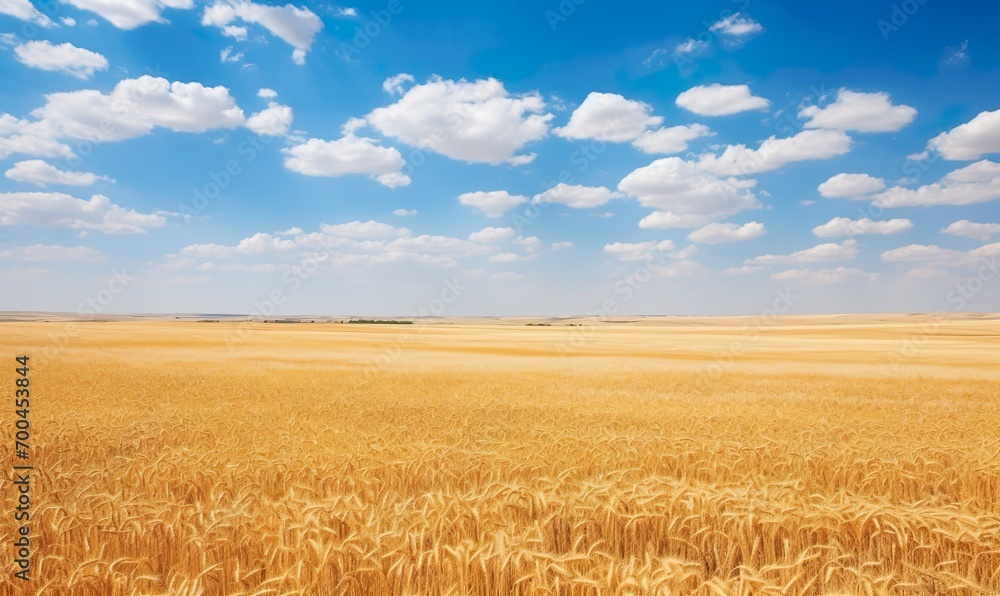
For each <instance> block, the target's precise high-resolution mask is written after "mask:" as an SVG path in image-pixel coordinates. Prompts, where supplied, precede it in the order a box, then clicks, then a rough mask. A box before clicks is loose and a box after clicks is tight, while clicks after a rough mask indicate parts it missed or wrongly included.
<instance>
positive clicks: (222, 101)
mask: <svg viewBox="0 0 1000 596" xmlns="http://www.w3.org/2000/svg"><path fill="white" fill-rule="evenodd" d="M45 99H46V102H45V105H43V106H42V107H40V108H37V109H35V110H33V111H32V112H31V116H32V118H33V119H31V120H29V119H18V118H15V117H13V116H11V115H9V114H0V158H4V157H7V156H8V155H10V154H12V153H21V154H24V155H35V156H39V157H65V158H70V157H73V151H72V149H71V148H70V146H69V145H67V144H66V143H65V142H63V140H65V139H85V140H87V141H88V142H112V141H121V140H124V139H130V138H134V137H138V136H142V135H146V134H149V133H150V132H152V130H153V129H154V128H156V127H161V128H167V129H170V130H173V131H177V132H203V131H206V130H210V129H216V128H235V127H237V126H239V125H241V124H243V121H244V118H243V111H242V110H240V108H239V107H238V106H237V105H236V102H235V101H234V100H233V98H232V97H231V96H230V95H229V90H228V89H227V88H226V87H222V86H218V87H205V86H203V85H202V84H201V83H181V82H173V83H171V82H169V81H167V80H166V79H163V78H158V77H151V76H142V77H139V78H137V79H125V80H123V81H120V82H119V83H118V84H117V85H115V87H114V89H113V90H112V91H111V92H110V93H108V94H104V93H101V92H100V91H97V90H92V89H83V90H79V91H69V92H60V93H50V94H49V95H46V96H45Z"/></svg>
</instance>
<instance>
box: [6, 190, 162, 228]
mask: <svg viewBox="0 0 1000 596" xmlns="http://www.w3.org/2000/svg"><path fill="white" fill-rule="evenodd" d="M166 223H167V222H166V220H165V219H164V218H163V217H162V216H160V215H156V214H146V213H138V212H136V211H134V210H132V209H126V208H124V207H121V206H119V205H116V204H114V203H112V202H111V199H109V198H108V197H106V196H104V195H94V196H92V197H91V198H90V200H84V199H78V198H76V197H74V196H71V195H67V194H63V193H55V192H51V193H47V192H8V193H0V225H4V226H14V225H25V226H39V227H50V228H73V229H80V230H97V231H99V232H103V233H105V234H144V233H145V232H146V231H147V229H148V228H156V227H161V226H164V225H166Z"/></svg>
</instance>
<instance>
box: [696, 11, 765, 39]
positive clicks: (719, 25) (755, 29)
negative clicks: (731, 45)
mask: <svg viewBox="0 0 1000 596" xmlns="http://www.w3.org/2000/svg"><path fill="white" fill-rule="evenodd" d="M708 30H709V31H712V32H714V33H719V34H722V35H728V36H730V37H734V38H737V39H743V38H746V37H748V36H750V35H753V34H755V33H760V32H762V31H764V27H762V26H761V24H760V23H758V22H757V21H755V20H753V19H751V18H750V17H746V16H743V15H742V14H741V13H738V12H737V13H734V14H731V15H729V16H728V17H726V18H724V19H720V20H719V21H717V22H716V23H715V24H713V25H712V26H711V27H709V28H708Z"/></svg>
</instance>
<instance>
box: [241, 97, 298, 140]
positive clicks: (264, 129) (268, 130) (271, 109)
mask: <svg viewBox="0 0 1000 596" xmlns="http://www.w3.org/2000/svg"><path fill="white" fill-rule="evenodd" d="M267 105H268V107H267V109H265V110H261V111H259V112H257V113H256V114H253V115H252V116H250V117H249V118H247V123H246V127H247V128H249V129H250V130H252V131H254V132H255V133H257V134H259V135H269V136H284V135H286V134H288V129H289V128H291V126H292V118H293V114H292V108H290V107H288V106H285V105H281V104H279V103H275V102H273V101H272V102H269V103H268V104H267Z"/></svg>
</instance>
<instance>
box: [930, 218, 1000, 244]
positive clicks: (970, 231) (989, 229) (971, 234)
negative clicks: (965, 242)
mask: <svg viewBox="0 0 1000 596" xmlns="http://www.w3.org/2000/svg"><path fill="white" fill-rule="evenodd" d="M941 232H942V233H944V234H951V235H952V236H964V237H966V238H975V239H976V240H989V239H990V238H992V237H993V236H994V235H996V234H1000V224H996V223H973V222H971V221H969V220H967V219H962V220H959V221H956V222H954V223H951V224H949V225H948V227H946V228H944V229H943V230H941Z"/></svg>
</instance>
